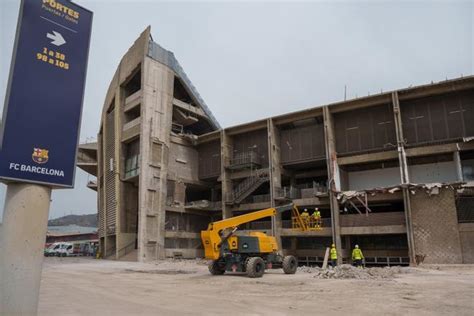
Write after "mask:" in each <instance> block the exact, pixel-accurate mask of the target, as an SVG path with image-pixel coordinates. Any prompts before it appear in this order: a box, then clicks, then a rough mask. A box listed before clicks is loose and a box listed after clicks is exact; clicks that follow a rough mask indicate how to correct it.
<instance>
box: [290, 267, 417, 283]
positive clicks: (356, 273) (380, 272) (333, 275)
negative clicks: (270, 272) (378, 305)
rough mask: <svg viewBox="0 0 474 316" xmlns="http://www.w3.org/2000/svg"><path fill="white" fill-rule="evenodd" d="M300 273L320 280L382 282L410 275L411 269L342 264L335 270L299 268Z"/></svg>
mask: <svg viewBox="0 0 474 316" xmlns="http://www.w3.org/2000/svg"><path fill="white" fill-rule="evenodd" d="M298 272H300V273H309V274H312V276H313V278H318V279H361V280H381V279H393V278H394V277H395V275H397V274H401V273H410V272H411V269H410V268H407V267H398V266H396V267H383V268H379V267H374V268H363V269H361V268H357V267H354V266H351V265H348V264H342V265H339V266H337V267H335V268H332V267H330V268H328V269H321V268H319V267H307V266H303V267H299V268H298Z"/></svg>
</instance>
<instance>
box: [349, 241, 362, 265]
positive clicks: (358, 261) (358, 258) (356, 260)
mask: <svg viewBox="0 0 474 316" xmlns="http://www.w3.org/2000/svg"><path fill="white" fill-rule="evenodd" d="M363 259H364V255H363V254H362V250H360V249H359V245H355V247H354V249H353V250H352V262H353V264H354V265H355V266H356V267H362V260H363Z"/></svg>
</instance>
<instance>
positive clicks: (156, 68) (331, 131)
mask: <svg viewBox="0 0 474 316" xmlns="http://www.w3.org/2000/svg"><path fill="white" fill-rule="evenodd" d="M473 122H474V77H465V78H459V79H455V80H449V81H448V80H447V81H445V82H440V83H435V84H429V85H424V86H418V87H411V88H407V89H402V90H397V91H393V92H385V93H380V94H377V95H372V96H367V97H362V98H357V99H354V100H348V101H344V102H339V103H335V104H330V105H326V106H320V107H315V108H311V109H307V110H304V111H299V112H294V113H289V114H285V115H281V116H277V117H271V118H268V119H263V120H259V121H255V122H251V123H248V124H244V125H239V126H234V127H229V128H224V129H222V128H220V126H219V124H218V122H217V121H216V119H215V118H214V117H213V115H212V113H211V112H210V110H209V108H208V107H207V106H206V104H205V103H204V101H203V100H202V98H201V97H200V96H199V94H198V93H197V91H196V89H195V88H194V86H193V85H192V83H191V82H190V80H189V79H188V78H187V76H186V74H185V73H184V71H183V70H182V68H181V67H180V65H179V63H178V62H177V60H176V59H175V57H174V55H173V53H171V52H169V51H167V50H165V49H163V48H162V47H160V46H159V45H158V44H157V43H155V42H154V41H153V39H152V38H151V35H150V28H148V29H147V30H145V31H144V32H143V33H142V34H141V36H140V37H139V38H138V39H137V41H136V42H135V43H134V44H133V46H132V47H131V48H130V49H129V51H128V52H127V53H126V54H125V56H124V57H123V58H122V60H121V62H120V64H119V66H118V68H117V71H116V73H115V75H114V77H113V79H112V81H111V84H110V86H109V89H108V92H107V95H106V99H105V102H104V107H103V113H102V118H101V125H100V129H99V133H98V142H97V144H83V145H81V146H80V148H79V156H78V157H79V158H78V166H79V167H81V168H83V169H84V170H86V171H87V172H89V173H90V174H93V175H95V176H97V182H95V183H94V182H91V183H89V185H88V186H89V187H90V188H92V189H95V190H97V192H98V194H97V195H98V213H99V239H100V247H101V253H102V254H103V256H104V257H108V258H117V259H118V258H122V257H124V256H130V255H133V256H136V258H137V259H138V260H140V261H149V260H156V259H159V258H164V257H183V258H194V257H201V256H202V255H203V250H202V245H201V240H200V231H201V230H204V229H206V227H207V225H208V223H209V222H211V221H215V220H218V219H221V218H228V217H231V216H235V215H238V214H242V213H245V212H249V211H254V210H258V209H263V208H267V207H273V206H278V205H282V204H286V203H289V202H293V203H295V204H296V205H298V207H299V208H300V209H304V208H307V209H308V210H309V211H310V212H312V210H314V208H316V207H317V208H319V210H320V211H321V214H322V226H323V227H322V229H320V230H312V231H307V232H300V231H297V230H294V229H292V228H291V218H290V217H289V216H290V215H289V214H283V215H282V216H278V217H276V218H275V219H274V220H270V219H268V220H264V221H258V222H253V223H249V224H247V225H245V227H241V229H245V230H262V231H266V232H268V233H274V234H275V235H276V237H277V239H278V241H279V243H280V245H281V248H282V249H283V251H284V252H285V253H287V254H293V255H295V256H297V257H298V258H299V260H300V261H302V262H305V263H307V264H316V263H320V262H321V261H322V260H323V256H324V252H325V248H326V247H327V246H329V245H330V244H331V243H332V242H334V243H335V244H336V246H337V248H338V249H340V250H341V254H342V257H343V260H344V261H347V260H348V259H349V257H350V250H351V248H352V247H353V246H354V244H356V243H357V244H359V245H360V247H361V248H362V249H363V250H364V254H365V256H366V261H367V264H387V265H392V264H393V265H394V264H409V263H416V262H418V263H419V262H425V263H474V246H473V245H474V190H473V189H471V185H470V182H469V181H472V180H473V179H474V141H471V140H472V137H473V136H474V124H473Z"/></svg>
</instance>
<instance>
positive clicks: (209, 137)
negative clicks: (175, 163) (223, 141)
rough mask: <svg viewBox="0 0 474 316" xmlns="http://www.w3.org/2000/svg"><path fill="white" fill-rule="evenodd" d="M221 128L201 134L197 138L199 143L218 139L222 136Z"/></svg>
mask: <svg viewBox="0 0 474 316" xmlns="http://www.w3.org/2000/svg"><path fill="white" fill-rule="evenodd" d="M221 132H222V131H221V130H217V131H212V132H209V133H206V134H203V135H199V136H198V138H197V144H198V145H201V144H205V143H208V142H212V141H218V140H220V138H221Z"/></svg>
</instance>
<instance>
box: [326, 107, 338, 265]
mask: <svg viewBox="0 0 474 316" xmlns="http://www.w3.org/2000/svg"><path fill="white" fill-rule="evenodd" d="M323 118H324V139H325V145H326V163H327V168H328V191H329V203H330V207H331V223H332V227H331V229H332V240H333V242H334V244H335V245H336V248H337V249H338V250H339V251H340V250H341V245H342V244H341V227H340V226H339V201H338V200H337V196H336V194H337V191H339V190H341V179H340V175H339V165H338V163H337V153H336V140H335V137H334V122H333V118H332V114H331V112H330V111H329V107H327V106H325V107H323ZM337 263H338V264H341V263H342V258H340V256H338V258H337Z"/></svg>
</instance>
